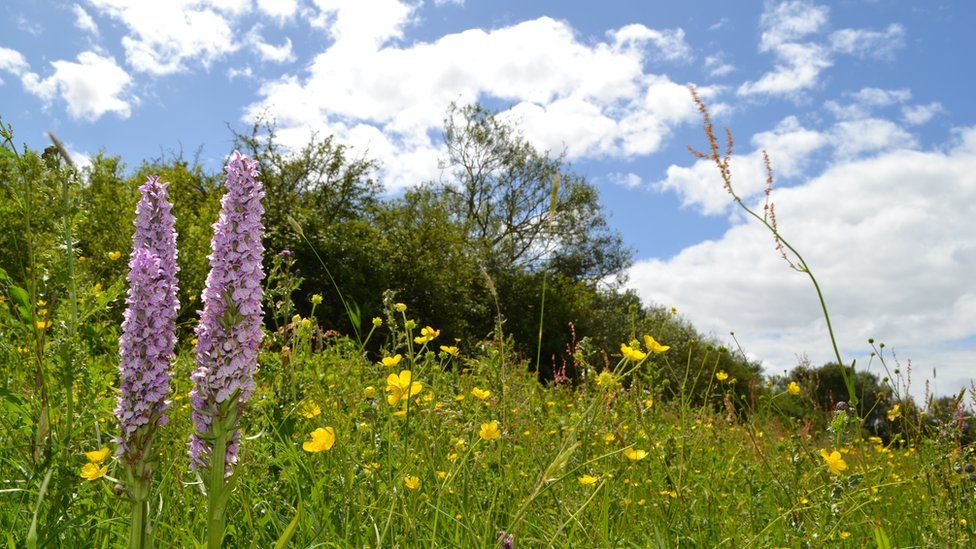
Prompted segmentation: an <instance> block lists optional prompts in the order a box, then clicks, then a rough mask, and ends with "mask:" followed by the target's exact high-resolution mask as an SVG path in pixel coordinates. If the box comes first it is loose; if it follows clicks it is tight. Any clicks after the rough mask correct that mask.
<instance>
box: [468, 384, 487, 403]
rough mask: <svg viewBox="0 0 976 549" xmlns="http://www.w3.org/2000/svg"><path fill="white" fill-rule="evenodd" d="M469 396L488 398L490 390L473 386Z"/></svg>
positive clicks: (480, 398)
mask: <svg viewBox="0 0 976 549" xmlns="http://www.w3.org/2000/svg"><path fill="white" fill-rule="evenodd" d="M471 396H473V397H474V398H476V399H478V400H488V397H490V396H491V391H489V390H487V389H479V388H478V387H474V388H473V389H471Z"/></svg>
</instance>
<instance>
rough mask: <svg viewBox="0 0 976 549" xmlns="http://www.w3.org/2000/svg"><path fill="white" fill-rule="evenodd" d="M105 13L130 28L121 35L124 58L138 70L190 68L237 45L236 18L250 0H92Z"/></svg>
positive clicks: (158, 72) (153, 71)
mask: <svg viewBox="0 0 976 549" xmlns="http://www.w3.org/2000/svg"><path fill="white" fill-rule="evenodd" d="M89 3H90V4H91V6H92V7H93V8H94V9H96V10H97V11H98V12H100V13H101V14H103V15H105V16H108V17H111V18H113V19H115V20H117V21H119V22H121V23H122V24H123V25H125V26H126V27H127V29H128V31H129V32H128V34H127V35H126V36H124V37H123V38H122V46H123V48H124V49H125V57H126V61H127V62H128V64H129V65H130V66H132V68H133V69H135V70H136V71H139V72H147V73H150V74H156V75H162V74H172V73H176V72H180V71H184V70H186V69H187V65H188V63H190V62H199V63H201V64H202V65H203V66H205V67H207V66H210V64H211V63H212V62H213V61H215V60H216V59H219V58H221V57H222V56H224V55H226V54H229V53H231V52H233V51H236V50H237V49H238V48H239V47H240V44H238V43H237V42H236V41H235V39H234V36H235V32H234V30H233V27H232V22H233V21H234V19H235V18H237V17H239V16H241V15H243V14H244V13H245V12H246V11H247V10H248V8H249V7H250V4H251V2H250V0H246V1H245V0H209V1H207V0H167V1H166V2H145V1H142V0H89Z"/></svg>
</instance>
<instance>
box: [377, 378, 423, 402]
mask: <svg viewBox="0 0 976 549" xmlns="http://www.w3.org/2000/svg"><path fill="white" fill-rule="evenodd" d="M423 388H424V384H423V383H421V382H419V381H412V379H411V373H410V370H402V371H400V375H399V376H398V375H396V374H390V375H389V376H387V378H386V391H387V392H388V393H389V394H388V395H386V401H387V402H389V403H390V406H396V405H397V403H398V402H400V399H405V398H410V397H412V396H413V395H415V394H417V393H419V392H420V391H422V390H423Z"/></svg>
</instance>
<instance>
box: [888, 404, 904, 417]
mask: <svg viewBox="0 0 976 549" xmlns="http://www.w3.org/2000/svg"><path fill="white" fill-rule="evenodd" d="M900 417H901V404H895V405H894V406H892V407H891V408H890V409H889V410H888V421H894V420H896V419H898V418H900Z"/></svg>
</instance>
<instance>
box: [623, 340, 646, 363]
mask: <svg viewBox="0 0 976 549" xmlns="http://www.w3.org/2000/svg"><path fill="white" fill-rule="evenodd" d="M620 354H622V355H624V358H626V359H627V360H633V361H634V362H639V361H641V360H644V359H645V358H647V353H645V352H644V351H641V350H640V349H635V348H634V347H631V346H630V345H627V344H626V343H621V344H620Z"/></svg>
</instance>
